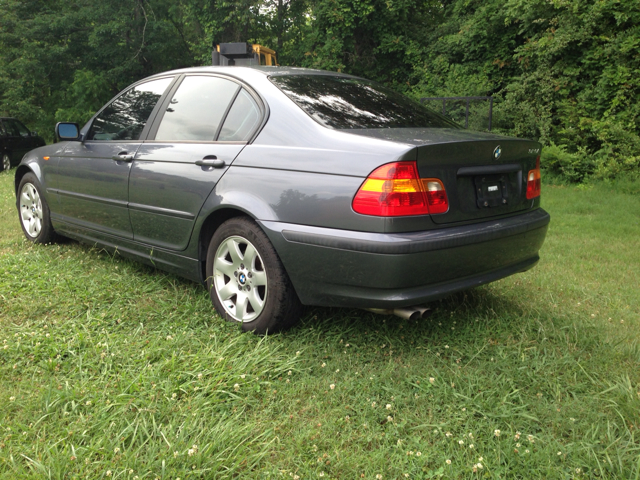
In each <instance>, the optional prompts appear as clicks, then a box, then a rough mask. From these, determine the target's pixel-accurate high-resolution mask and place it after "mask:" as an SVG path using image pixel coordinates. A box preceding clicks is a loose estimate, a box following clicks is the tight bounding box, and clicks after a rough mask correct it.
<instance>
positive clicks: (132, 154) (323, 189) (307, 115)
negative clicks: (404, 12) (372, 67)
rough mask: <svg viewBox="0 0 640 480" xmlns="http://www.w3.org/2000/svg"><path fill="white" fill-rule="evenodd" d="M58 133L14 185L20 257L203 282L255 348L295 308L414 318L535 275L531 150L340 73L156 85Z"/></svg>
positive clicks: (234, 75)
mask: <svg viewBox="0 0 640 480" xmlns="http://www.w3.org/2000/svg"><path fill="white" fill-rule="evenodd" d="M56 132H57V135H58V138H59V139H60V141H59V142H58V143H55V144H53V145H49V146H46V147H41V148H38V149H35V150H32V151H31V152H30V153H28V154H27V155H26V156H25V157H24V159H23V160H22V163H21V164H20V166H19V167H18V169H17V170H16V176H15V188H16V199H17V201H16V205H17V208H18V213H19V220H20V224H21V226H22V229H23V231H24V234H25V236H26V237H27V238H28V239H29V240H31V241H33V242H36V243H46V242H51V241H54V240H55V239H56V237H57V236H58V235H63V236H65V237H70V238H74V239H77V240H79V241H82V242H86V243H90V244H95V245H98V246H101V247H104V248H106V249H109V250H112V251H115V250H117V251H118V252H119V253H120V254H122V255H125V256H128V257H131V258H135V259H137V260H140V261H142V262H145V263H148V264H151V265H154V266H156V267H158V268H161V269H163V270H167V271H169V272H173V273H176V274H178V275H182V276H184V277H187V278H189V279H192V280H194V281H198V282H202V283H204V284H206V286H207V288H208V290H209V293H210V296H211V300H212V302H213V305H214V306H215V308H216V309H217V310H218V312H219V313H220V315H222V316H223V317H224V318H226V319H228V320H231V321H234V322H239V323H240V324H242V327H243V329H245V330H248V331H255V332H258V333H264V332H267V331H269V332H273V331H275V330H277V329H280V328H283V327H286V326H288V325H290V324H291V323H293V322H294V321H295V320H296V319H297V318H298V317H299V315H300V312H301V307H302V305H321V306H344V307H359V308H367V309H374V310H375V311H396V313H400V314H402V315H405V316H412V315H413V312H420V311H422V310H424V308H423V307H421V305H422V304H424V303H425V302H428V301H431V300H434V299H437V298H440V297H442V296H444V295H447V294H450V293H453V292H457V291H460V290H464V289H468V288H472V287H475V286H478V285H482V284H484V283H487V282H491V281H494V280H498V279H500V278H503V277H506V276H508V275H512V274H514V273H518V272H523V271H525V270H527V269H529V268H531V267H533V266H534V265H535V264H536V263H537V262H538V260H539V257H538V251H539V250H540V247H541V246H542V243H543V241H544V238H545V235H546V232H547V227H548V224H549V215H548V214H547V213H546V212H545V211H544V210H542V209H541V208H540V163H539V162H540V148H541V146H540V144H539V143H537V142H535V141H531V140H523V139H517V138H510V137H504V136H498V135H493V134H488V133H477V132H470V131H467V130H464V129H461V128H460V127H459V126H458V125H456V124H455V123H452V122H451V121H449V120H447V119H446V118H444V117H442V116H441V115H439V114H437V113H434V112H432V111H431V110H429V109H427V108H426V107H424V106H423V105H421V104H419V103H417V102H414V101H413V100H411V99H408V98H407V97H404V96H402V95H400V94H398V93H396V92H394V91H392V90H389V89H387V88H385V87H384V86H381V85H379V84H376V83H374V82H370V81H368V80H365V79H362V78H357V77H353V76H349V75H344V74H338V73H331V72H325V71H317V70H308V69H298V68H280V67H200V68H190V69H184V70H176V71H171V72H166V73H162V74H158V75H154V76H152V77H149V78H146V79H144V80H142V81H140V82H137V83H135V84H134V85H132V86H130V87H128V88H127V89H125V90H124V91H123V92H122V93H120V94H119V95H117V96H116V97H115V98H114V99H113V100H111V101H110V102H109V103H108V104H107V105H105V106H104V107H103V108H102V109H101V110H100V111H98V112H97V113H96V114H95V116H94V117H93V118H92V119H91V120H90V121H89V122H88V123H87V124H86V125H85V126H84V127H82V128H79V126H78V125H76V124H73V123H60V124H58V125H57V126H56ZM421 309H422V310H421Z"/></svg>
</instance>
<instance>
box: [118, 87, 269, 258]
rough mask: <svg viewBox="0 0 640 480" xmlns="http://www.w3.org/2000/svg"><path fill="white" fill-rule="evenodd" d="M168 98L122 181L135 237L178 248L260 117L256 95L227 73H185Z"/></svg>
mask: <svg viewBox="0 0 640 480" xmlns="http://www.w3.org/2000/svg"><path fill="white" fill-rule="evenodd" d="M173 90H174V91H172V92H170V94H169V95H168V96H167V98H166V100H165V102H164V105H163V107H162V112H161V113H159V114H158V117H157V120H156V123H155V125H154V128H153V129H152V131H151V132H150V134H149V139H148V140H146V141H145V142H144V143H143V145H142V146H141V147H140V149H139V150H138V153H137V154H136V157H135V160H134V163H133V168H132V170H131V176H130V179H129V214H130V217H131V223H132V226H133V235H134V239H135V240H137V241H140V242H143V243H146V244H149V245H154V246H158V247H164V248H169V249H173V250H183V249H185V248H186V247H187V244H188V242H189V239H190V237H191V231H192V230H193V225H194V223H195V219H196V217H197V215H198V212H199V211H200V208H201V207H202V205H203V203H204V201H205V200H206V198H207V197H208V196H209V194H210V193H211V191H212V190H213V188H214V186H215V184H216V183H217V182H218V180H219V179H220V177H221V176H222V175H223V174H224V172H225V171H226V170H227V168H228V167H229V165H230V164H231V162H233V160H234V159H235V158H236V156H237V155H238V154H239V153H240V151H241V150H242V149H243V148H244V146H245V145H246V143H247V141H248V139H249V138H250V137H251V135H252V134H253V133H254V132H255V130H256V129H257V127H258V125H259V124H260V122H261V121H262V116H263V111H264V109H263V107H262V104H261V102H260V100H259V98H258V97H257V96H255V95H254V94H252V93H250V92H249V91H248V90H247V89H246V88H243V86H242V85H241V84H239V83H238V82H236V81H235V80H232V79H230V78H225V77H222V76H216V75H187V76H185V77H184V78H183V79H182V82H181V83H180V85H177V86H175V87H174V89H173Z"/></svg>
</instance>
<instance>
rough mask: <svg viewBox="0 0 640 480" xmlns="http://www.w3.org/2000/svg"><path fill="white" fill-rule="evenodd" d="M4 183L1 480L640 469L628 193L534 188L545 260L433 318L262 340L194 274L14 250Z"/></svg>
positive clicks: (302, 329) (639, 375)
mask: <svg viewBox="0 0 640 480" xmlns="http://www.w3.org/2000/svg"><path fill="white" fill-rule="evenodd" d="M12 185H13V171H11V172H10V173H8V174H7V173H3V174H0V381H1V389H0V406H1V407H0V478H24V477H34V478H119V479H133V478H136V477H137V478H140V479H142V478H145V479H155V478H163V479H164V478H171V479H175V478H181V479H183V480H184V479H187V478H298V477H299V478H302V479H307V478H319V477H324V478H345V479H351V478H369V479H375V478H380V477H378V475H380V476H381V478H384V479H396V478H405V477H406V476H408V478H440V477H442V478H464V479H466V478H547V479H556V478H559V479H565V478H566V479H569V478H603V479H604V478H619V479H640V441H639V440H640V439H639V435H640V434H639V432H638V429H639V428H640V343H639V340H640V288H639V285H640V241H639V239H640V197H639V196H638V195H637V194H633V193H631V194H629V193H616V192H615V191H613V190H612V189H611V186H610V185H607V184H595V185H591V186H588V187H580V188H576V187H567V186H554V187H546V188H544V190H543V206H544V207H545V208H546V209H547V210H548V211H549V212H550V213H551V215H552V224H551V227H550V230H549V235H548V237H547V241H546V243H545V245H544V247H543V249H542V252H541V256H542V260H541V261H540V264H539V265H538V266H537V267H536V268H535V269H534V270H532V271H529V272H527V273H525V274H520V275H516V276H513V277H510V278H507V279H504V280H502V281H500V282H496V283H494V284H491V285H488V286H485V287H482V288H478V289H475V290H472V291H469V292H466V293H464V294H459V295H455V296H452V297H449V298H446V299H444V300H442V301H440V302H436V303H434V304H433V305H432V307H433V314H432V315H431V317H429V319H427V320H422V321H418V322H411V321H404V320H401V319H398V318H396V317H385V316H377V315H373V314H370V313H367V312H364V311H360V310H346V309H326V308H315V309H309V310H308V311H307V312H306V314H305V316H304V318H303V319H302V321H301V322H300V323H299V325H297V326H296V327H294V328H293V329H291V330H290V331H288V332H286V333H283V334H279V335H275V336H270V337H265V338H258V337H256V336H253V335H248V334H242V333H240V331H239V330H238V329H237V328H236V327H235V326H233V325H230V324H227V323H225V322H223V321H222V320H221V319H220V318H219V317H218V316H217V315H216V314H215V313H214V312H213V311H212V308H211V305H210V302H209V299H208V296H207V292H206V291H205V289H204V288H203V287H201V286H199V285H196V284H193V283H190V282H188V281H185V280H182V279H180V278H178V277H175V276H172V275H168V274H164V273H162V272H159V271H156V270H153V269H151V268H148V267H145V266H142V265H139V264H136V263H133V262H130V261H128V260H125V259H122V258H119V257H112V256H110V255H108V254H106V253H104V252H101V251H99V250H97V249H94V248H91V247H89V246H85V245H80V244H77V243H75V242H68V243H64V244H61V245H47V246H41V245H32V244H30V243H28V242H26V241H25V240H24V239H23V237H22V233H21V231H20V227H19V225H18V219H17V214H16V212H15V207H14V195H13V191H12ZM632 190H633V189H632ZM431 379H433V380H431ZM497 430H499V436H498V435H497ZM194 445H195V446H196V447H194ZM472 445H473V447H472ZM480 458H482V460H480ZM447 460H449V461H450V462H451V463H450V464H449V463H448V462H447ZM478 463H480V464H482V468H479V467H477V464H478ZM474 466H475V470H477V472H476V473H474V471H473V470H474Z"/></svg>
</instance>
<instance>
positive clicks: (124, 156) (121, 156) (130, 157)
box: [111, 152, 133, 162]
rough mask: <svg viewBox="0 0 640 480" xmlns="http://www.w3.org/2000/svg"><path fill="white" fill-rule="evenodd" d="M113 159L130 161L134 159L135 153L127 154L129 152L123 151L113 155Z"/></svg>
mask: <svg viewBox="0 0 640 480" xmlns="http://www.w3.org/2000/svg"><path fill="white" fill-rule="evenodd" d="M111 160H115V161H116V162H130V161H132V160H133V155H127V152H121V153H119V154H118V155H114V156H113V157H111Z"/></svg>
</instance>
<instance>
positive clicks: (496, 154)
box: [493, 145, 502, 160]
mask: <svg viewBox="0 0 640 480" xmlns="http://www.w3.org/2000/svg"><path fill="white" fill-rule="evenodd" d="M500 155H502V149H501V148H500V145H498V146H497V147H496V149H495V150H494V151H493V158H495V159H496V160H497V159H499V158H500Z"/></svg>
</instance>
